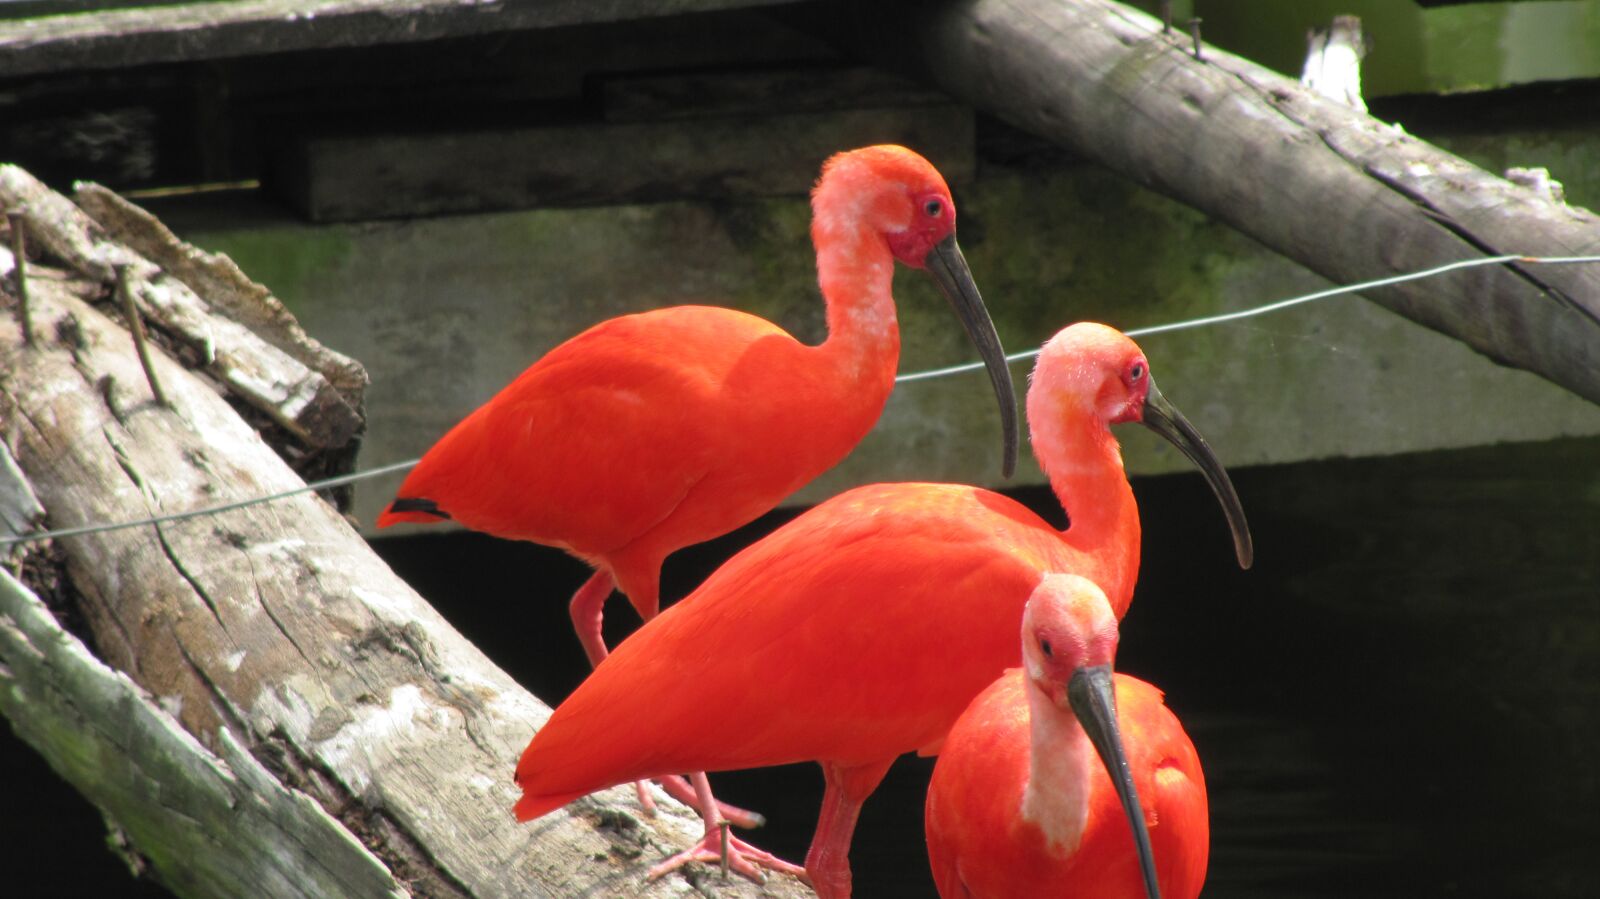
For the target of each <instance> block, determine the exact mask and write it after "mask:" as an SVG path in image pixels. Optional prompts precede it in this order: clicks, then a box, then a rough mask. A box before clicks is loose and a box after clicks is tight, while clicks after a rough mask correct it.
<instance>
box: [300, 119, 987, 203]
mask: <svg viewBox="0 0 1600 899" xmlns="http://www.w3.org/2000/svg"><path fill="white" fill-rule="evenodd" d="M874 143H902V144H906V145H908V146H911V147H914V148H916V149H917V150H919V151H921V152H922V153H924V154H925V155H926V156H928V158H929V159H931V160H932V161H933V163H934V164H935V165H937V166H938V167H939V169H940V170H941V171H942V172H944V174H945V176H946V177H947V178H949V179H950V180H951V181H953V182H958V183H959V182H961V181H965V180H967V179H970V178H971V177H972V173H973V170H974V167H975V161H974V150H973V118H972V112H971V110H969V109H967V108H965V107H962V106H956V105H953V104H947V105H943V106H926V107H916V108H907V109H859V110H843V111H832V112H814V113H799V114H794V115H772V116H759V117H756V116H729V117H718V118H704V119H694V120H687V121H682V122H673V121H668V122H627V123H619V124H599V125H588V124H585V125H571V126H565V127H549V128H522V129H508V130H501V131H478V132H462V133H426V134H407V135H393V136H386V137H378V136H368V135H360V136H323V137H311V138H307V139H305V140H303V141H301V142H300V143H299V146H298V147H297V148H296V149H295V150H294V151H293V152H292V153H291V154H290V155H289V156H288V157H286V158H285V159H284V160H282V163H283V164H282V165H281V166H280V168H279V170H278V176H277V178H276V179H275V180H274V181H273V183H272V186H273V187H274V189H275V190H277V191H279V192H281V193H282V195H284V196H285V197H286V198H287V199H289V200H290V202H291V203H292V204H293V205H295V206H296V207H297V208H298V209H299V210H300V211H301V212H302V213H303V214H305V215H306V216H307V217H309V218H311V219H312V220H314V221H319V222H331V221H351V220H362V219H381V218H398V217H410V216H426V215H439V214H445V213H461V212H475V211H482V210H495V209H517V208H527V207H534V206H574V205H591V204H602V203H633V202H651V201H660V200H673V199H683V198H696V199H707V198H733V197H750V196H775V195H784V194H790V195H792V194H801V195H803V194H805V193H806V192H807V191H809V190H810V189H811V185H812V184H813V183H815V181H816V178H817V169H818V166H819V165H820V164H821V163H822V161H823V160H824V159H826V158H827V157H829V156H830V155H832V154H834V153H836V152H838V151H840V150H842V149H848V148H851V147H858V146H864V145H867V144H874Z"/></svg>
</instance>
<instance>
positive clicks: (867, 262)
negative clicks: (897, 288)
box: [812, 227, 900, 384]
mask: <svg viewBox="0 0 1600 899" xmlns="http://www.w3.org/2000/svg"><path fill="white" fill-rule="evenodd" d="M812 238H813V240H814V241H815V243H816V247H817V282H818V284H819V285H820V286H821V288H822V299H823V301H824V302H825V303H826V304H827V307H828V338H827V340H826V341H824V342H823V349H824V350H825V351H826V352H827V353H828V354H829V355H830V356H834V357H835V358H837V359H838V360H839V361H840V362H841V363H842V364H844V366H845V367H846V368H847V369H850V370H853V374H855V375H856V376H857V377H872V378H874V379H881V378H882V376H883V374H884V372H885V371H886V372H887V374H888V376H889V378H891V379H892V378H893V375H894V371H895V368H896V367H897V366H898V365H899V362H900V328H899V323H898V321H897V319H896V317H895V308H894V294H893V283H894V256H893V255H891V254H890V252H889V247H888V244H887V243H885V241H884V239H883V236H882V235H881V234H878V233H877V232H875V231H871V230H868V229H844V228H835V229H827V228H822V227H817V228H813V230H812ZM890 383H891V384H892V380H891V381H890Z"/></svg>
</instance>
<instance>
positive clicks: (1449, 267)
mask: <svg viewBox="0 0 1600 899" xmlns="http://www.w3.org/2000/svg"><path fill="white" fill-rule="evenodd" d="M1507 262H1526V263H1537V264H1546V265H1561V264H1571V263H1579V262H1600V256H1520V255H1510V256H1485V257H1483V258H1480V259H1464V260H1461V261H1459V262H1451V263H1447V264H1445V265H1440V266H1436V267H1434V268H1430V269H1425V270H1423V271H1418V272H1408V273H1406V274H1403V275H1393V276H1390V277H1388V278H1379V279H1377V280H1375V281H1363V282H1361V283H1359V284H1346V285H1343V286H1341V287H1332V288H1329V289H1328V290H1321V291H1318V292H1316V293H1311V294H1306V295H1305V296H1300V297H1291V298H1290V299H1287V300H1279V301H1278V302H1276V303H1268V304H1266V305H1265V306H1256V307H1253V308H1250V309H1241V310H1238V311H1236V312H1224V313H1221V314H1219V315H1208V316H1205V317H1204V318H1192V319H1189V320H1187V321H1181V322H1172V323H1171V324H1165V325H1151V326H1149V327H1146V328H1133V329H1130V330H1128V331H1124V332H1123V333H1124V334H1127V335H1128V336H1129V337H1149V336H1150V335H1152V334H1166V333H1169V332H1172V331H1185V330H1188V329H1190V328H1203V327H1206V326H1208V325H1220V324H1223V323H1225V322H1231V321H1238V320H1239V319H1244V318H1252V317H1254V316H1257V315H1266V314H1267V313H1269V312H1277V311H1279V310H1281V309H1288V308H1289V307H1291V306H1299V305H1301V304H1303V303H1311V302H1314V301H1316V300H1325V299H1328V298H1329V297H1336V296H1342V295H1344V294H1347V293H1360V292H1361V291H1363V290H1372V289H1373V288H1377V287H1388V286H1390V285H1392V284H1403V283H1405V282H1407V281H1419V280H1421V279H1423V278H1432V277H1434V276H1436V275H1443V274H1446V273H1448V272H1453V271H1456V270H1457V269H1464V268H1476V267H1478V266H1482V265H1502V264H1504V263H1507ZM1037 355H1039V351H1038V350H1024V351H1022V352H1020V353H1012V354H1011V355H1009V356H1007V357H1006V361H1007V362H1020V361H1022V360H1023V359H1032V358H1033V357H1035V356H1037ZM981 368H983V363H982V362H964V363H962V364H960V365H950V366H946V367H944V368H935V369H929V370H928V371H918V372H911V373H910V374H904V375H901V376H899V377H898V378H895V382H896V383H906V382H910V381H925V380H928V379H930V378H939V377H944V376H945V375H953V374H958V373H960V372H967V371H978V370H979V369H981Z"/></svg>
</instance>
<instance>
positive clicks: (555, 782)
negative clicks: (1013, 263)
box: [516, 323, 1251, 899]
mask: <svg viewBox="0 0 1600 899" xmlns="http://www.w3.org/2000/svg"><path fill="white" fill-rule="evenodd" d="M1028 419H1029V424H1030V426H1031V428H1032V437H1033V446H1034V452H1035V455H1036V456H1037V457H1038V459H1039V463H1040V465H1041V466H1042V467H1043V469H1044V471H1045V473H1046V474H1047V475H1048V476H1049V477H1050V482H1051V484H1052V485H1053V486H1054V488H1055V492H1056V496H1057V497H1058V498H1059V499H1060V500H1061V502H1062V505H1063V506H1065V507H1066V510H1067V513H1068V516H1069V518H1070V520H1071V526H1070V527H1069V528H1068V529H1067V530H1066V531H1058V530H1056V529H1054V528H1052V527H1051V526H1050V525H1049V524H1048V523H1046V522H1045V521H1043V520H1042V519H1040V518H1039V517H1038V516H1037V515H1034V514H1033V513H1032V512H1030V511H1028V510H1027V509H1026V508H1024V507H1023V506H1022V505H1020V504H1018V503H1017V502H1015V501H1013V500H1010V499H1007V498H1006V497H1004V496H1001V495H999V494H996V493H991V492H989V491H987V490H982V489H979V488H976V487H966V486H956V485H950V484H875V485H869V486H866V487H860V488H857V489H855V490H851V491H848V492H846V493H843V494H841V495H839V496H837V497H835V498H833V499H831V500H829V501H827V502H825V503H822V504H821V505H818V506H817V507H815V508H814V509H812V510H810V511H809V512H807V513H805V514H804V515H801V516H800V517H798V518H796V519H795V520H794V521H791V522H789V523H788V524H787V525H785V526H784V527H782V528H779V529H778V530H776V531H774V532H773V533H772V534H770V535H768V536H767V537H766V538H764V539H763V540H761V541H759V542H757V543H755V544H754V545H752V546H750V547H748V548H747V549H745V550H744V551H743V552H740V553H739V554H738V555H736V556H734V557H733V558H732V559H730V560H729V561H728V562H727V563H726V564H725V565H723V566H722V567H721V568H720V569H718V570H717V571H716V572H715V573H714V574H712V575H711V577H709V578H708V579H707V580H706V582H705V583H704V584H702V585H701V586H700V587H699V588H698V589H697V590H695V591H694V592H693V593H691V594H690V595H689V596H688V597H687V598H685V599H684V600H682V601H681V602H679V603H677V604H676V605H674V606H673V607H672V608H670V609H668V610H667V611H665V612H663V613H662V614H661V615H660V616H658V617H657V618H656V619H655V620H654V621H651V622H649V623H648V624H646V625H644V626H643V627H641V628H640V629H639V630H638V631H637V632H635V633H634V634H633V635H632V636H631V637H630V638H628V639H627V640H625V641H623V643H622V644H621V645H620V646H618V647H617V651H616V652H615V653H614V654H612V656H611V657H610V658H608V659H607V660H606V662H605V663H604V664H603V665H601V666H600V667H599V668H597V669H596V670H595V672H594V673H593V674H591V675H590V676H589V678H588V679H587V680H586V681H585V682H584V683H583V684H582V685H580V686H579V687H578V689H577V690H576V691H574V692H573V694H572V695H571V696H569V697H568V698H567V700H566V701H565V702H563V703H562V704H561V706H560V707H559V708H558V709H556V711H555V714H554V715H553V716H551V718H550V720H549V721H548V722H547V723H546V725H545V726H544V728H543V729H542V730H540V731H539V733H538V734H536V735H535V736H534V738H533V741H532V742H531V743H529V745H528V748H527V749H526V750H525V751H524V752H523V755H522V759H521V762H520V763H519V764H518V765H517V772H516V779H517V783H518V784H519V785H521V787H522V790H523V796H522V799H521V801H519V802H518V803H517V805H516V814H517V817H518V818H520V819H522V820H529V819H532V818H537V817H539V816H540V815H543V814H546V813H548V812H550V811H553V810H554V809H557V808H560V807H561V806H563V805H565V804H566V803H568V802H571V801H572V800H573V799H576V798H578V797H579V796H582V795H584V794H587V793H591V792H594V791H595V790H599V789H603V788H605V787H608V786H611V785H613V784H618V783H625V782H627V781H630V780H636V779H638V778H641V777H655V776H659V775H662V774H670V773H673V772H681V771H696V770H729V769H736V768H754V767H762V766H768V765H782V764H788V763H792V762H798V761H805V760H816V761H818V762H820V763H821V764H822V768H823V775H824V778H825V781H826V785H827V786H826V792H825V795H824V797H823V804H822V814H821V817H820V819H819V821H818V824H817V831H816V836H815V837H814V838H813V840H812V844H811V850H810V852H809V853H808V854H807V856H806V871H807V872H808V874H809V875H810V878H811V881H812V884H813V886H815V887H816V889H817V892H818V893H819V894H820V895H822V896H824V897H827V899H832V897H842V896H848V895H849V893H850V867H849V860H848V851H849V846H850V838H851V834H852V833H853V831H854V828H855V822H856V816H857V814H858V813H859V811H860V808H861V803H862V802H863V801H865V799H866V798H867V796H868V795H869V794H871V792H872V791H873V790H874V789H875V788H876V787H877V785H878V782H879V781H880V780H881V779H882V778H883V775H884V774H885V773H886V772H887V771H888V769H889V766H890V765H891V764H892V763H893V762H894V760H895V758H896V757H897V756H898V755H900V754H901V753H904V752H912V751H920V752H923V753H925V754H931V753H936V752H937V751H938V748H939V744H940V742H941V741H942V740H943V739H944V735H945V732H946V731H948V730H949V729H950V726H951V725H952V724H953V723H954V722H955V720H956V718H957V717H959V716H960V714H961V712H962V710H964V709H965V708H966V707H967V704H968V703H969V702H971V700H972V698H973V697H974V696H976V695H977V694H978V693H979V691H981V690H982V689H983V688H984V687H986V686H988V685H989V684H990V683H991V682H993V681H994V679H995V678H996V677H998V676H999V675H1000V674H1001V672H1003V671H1004V670H1005V669H1007V668H1010V667H1014V666H1015V665H1016V664H1017V628H1018V625H1019V624H1020V622H1021V620H1022V608H1023V605H1024V604H1025V603H1026V602H1027V599H1028V596H1029V595H1030V594H1031V593H1032V592H1033V589H1034V587H1035V586H1037V585H1038V583H1039V579H1040V577H1041V576H1042V575H1044V574H1045V573H1047V572H1068V573H1075V574H1080V575H1083V576H1085V577H1088V578H1089V579H1091V580H1093V581H1094V582H1095V583H1097V584H1099V585H1100V586H1101V587H1102V588H1104V590H1105V592H1106V595H1107V596H1108V597H1109V601H1110V604H1111V608H1112V610H1113V612H1114V613H1115V614H1116V615H1117V616H1119V617H1120V616H1121V614H1122V613H1123V611H1125V610H1126V609H1127V607H1128V603H1129V601H1130V600H1131V598H1132V595H1133V585H1134V580H1135V578H1136V576H1137V573H1138V568H1139V513H1138V507H1137V506H1136V505H1135V503H1134V499H1133V491H1132V490H1131V489H1130V487H1129V486H1128V481H1127V478H1126V476H1125V475H1124V473H1123V470H1122V457H1121V453H1120V451H1119V450H1118V447H1117V442H1116V439H1115V438H1114V437H1113V436H1112V434H1111V430H1110V428H1109V425H1110V424H1112V423H1114V422H1126V421H1139V422H1142V423H1144V424H1145V425H1146V426H1148V427H1150V428H1151V429H1153V430H1155V431H1156V432H1157V433H1160V434H1162V435H1163V436H1165V437H1166V438H1167V439H1169V440H1171V441H1172V442H1173V443H1175V444H1176V445H1177V446H1178V447H1179V448H1180V449H1181V450H1182V451H1183V452H1184V453H1185V454H1186V455H1188V456H1189V457H1190V458H1191V459H1192V460H1193V461H1194V462H1195V463H1196V464H1198V465H1199V466H1200V468H1201V470H1202V471H1203V472H1204V473H1205V474H1206V477H1207V479H1208V480H1209V481H1210V482H1211V485H1212V488H1213V490H1214V491H1215V492H1216V493H1217V496H1218V497H1219V499H1220V500H1221V501H1222V505H1223V508H1224V510H1225V512H1226V514H1227V516H1228V520H1229V523H1230V524H1231V526H1232V527H1233V530H1234V543H1235V550H1236V552H1237V553H1238V556H1239V561H1240V564H1241V565H1245V566H1248V565H1249V563H1250V557H1251V546H1250V537H1249V531H1248V529H1247V527H1246V525H1245V522H1244V513H1243V510H1242V509H1241V508H1240V506H1239V501H1238V497H1237V496H1236V495H1235V494H1234V492H1233V487H1232V485H1231V484H1230V483H1229V481H1228V479H1227V475H1226V474H1225V473H1224V472H1223V470H1222V467H1221V465H1220V464H1218V463H1217V461H1216V459H1215V457H1214V456H1213V455H1212V454H1211V451H1210V449H1209V448H1208V447H1207V446H1206V444H1205V441H1204V440H1203V439H1202V438H1201V437H1200V435H1199V434H1198V433H1197V432H1196V431H1195V430H1194V428H1193V426H1192V425H1190V424H1189V423H1188V422H1187V421H1186V420H1185V419H1184V418H1183V416H1182V414H1181V413H1179V412H1178V411H1177V409H1175V408H1173V407H1172V405H1171V404H1170V403H1168V402H1167V401H1166V399H1165V398H1164V397H1162V395H1161V393H1160V392H1159V391H1158V390H1156V388H1155V385H1154V384H1153V383H1152V381H1151V378H1150V371H1149V364H1148V363H1147V362H1146V360H1145V357H1144V354H1143V353H1142V352H1141V351H1140V350H1139V348H1138V347H1137V346H1136V345H1135V344H1134V343H1133V341H1131V340H1129V339H1128V338H1127V337H1125V336H1124V335H1122V334H1120V333H1118V332H1117V331H1115V330H1113V329H1111V328H1108V327H1106V326H1104V325H1096V324H1087V323H1086V324H1078V325H1074V326H1072V327H1070V328H1067V329H1065V330H1064V331H1062V332H1061V333H1060V334H1058V335H1056V336H1055V337H1054V338H1053V339H1051V341H1050V342H1049V343H1047V344H1046V345H1045V347H1044V350H1043V352H1042V353H1041V354H1040V357H1039V361H1038V363H1037V367H1036V368H1035V370H1034V377H1033V385H1032V387H1031V388H1030V389H1029V391H1028Z"/></svg>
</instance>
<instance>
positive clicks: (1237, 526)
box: [1143, 380, 1255, 569]
mask: <svg viewBox="0 0 1600 899" xmlns="http://www.w3.org/2000/svg"><path fill="white" fill-rule="evenodd" d="M1143 423H1144V426H1145V427H1147V428H1149V429H1150V430H1152V431H1155V432H1156V433H1157V434H1159V435H1161V437H1162V438H1163V439H1165V440H1166V441H1167V442H1168V443H1171V444H1172V445H1173V446H1175V447H1177V448H1178V451H1179V452H1181V453H1183V454H1184V456H1185V457H1187V458H1188V459H1189V461H1190V462H1193V463H1194V465H1195V467H1196V468H1198V469H1200V473H1201V474H1202V475H1204V476H1205V479H1206V483H1207V484H1209V485H1210V486H1211V492H1212V493H1213V494H1215V495H1216V497H1217V502H1218V503H1220V504H1221V505H1222V514H1223V515H1224V516H1225V517H1226V518H1227V519H1228V529H1229V530H1230V531H1232V533H1233V551H1234V555H1235V556H1237V557H1238V560H1239V567H1240V568H1245V569H1248V568H1249V567H1250V565H1251V564H1252V563H1253V562H1254V561H1255V543H1254V541H1253V540H1252V539H1251V537H1250V523H1249V522H1248V521H1247V520H1246V519H1245V515H1244V505H1243V504H1242V503H1240V502H1239V494H1238V492H1237V491H1236V490H1234V489H1233V481H1232V480H1231V479H1229V477H1228V471H1227V469H1225V468H1223V467H1222V462H1221V461H1219V460H1218V459H1217V457H1216V454H1215V453H1213V452H1212V451H1211V447H1210V446H1209V445H1208V444H1207V443H1206V439H1205V438H1204V437H1202V436H1201V435H1200V432H1199V431H1198V430H1196V428H1195V426H1194V425H1192V424H1190V423H1189V420H1188V419H1187V418H1185V417H1184V415H1183V413H1182V412H1179V411H1178V408H1177V407H1176V406H1174V405H1172V403H1171V402H1170V401H1169V400H1168V399H1167V398H1166V397H1165V396H1162V394H1161V391H1160V390H1158V389H1156V384H1155V381H1154V380H1151V381H1150V387H1149V392H1148V393H1147V394H1146V395H1145V403H1144V417H1143Z"/></svg>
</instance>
